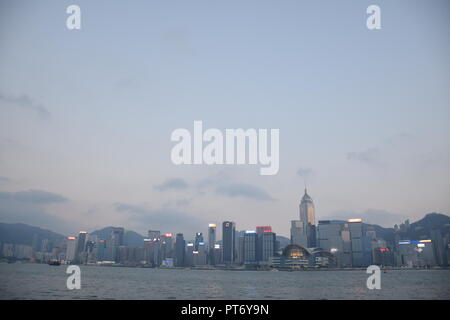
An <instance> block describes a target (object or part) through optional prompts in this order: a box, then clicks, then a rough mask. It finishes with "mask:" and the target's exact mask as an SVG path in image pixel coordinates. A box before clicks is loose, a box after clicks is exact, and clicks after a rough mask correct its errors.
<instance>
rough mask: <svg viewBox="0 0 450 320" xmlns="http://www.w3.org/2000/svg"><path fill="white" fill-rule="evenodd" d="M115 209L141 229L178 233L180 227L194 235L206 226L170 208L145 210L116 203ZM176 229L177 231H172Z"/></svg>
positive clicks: (137, 206) (201, 221)
mask: <svg viewBox="0 0 450 320" xmlns="http://www.w3.org/2000/svg"><path fill="white" fill-rule="evenodd" d="M115 209H116V211H118V212H122V213H126V214H128V215H129V216H128V219H129V220H130V221H132V222H135V223H136V224H137V225H139V226H140V227H141V228H142V226H143V225H144V226H145V227H146V229H157V230H161V231H177V232H178V231H180V230H179V228H180V226H182V227H183V231H184V232H188V233H190V234H194V233H195V232H198V230H202V229H203V228H205V226H206V223H207V222H206V221H204V220H202V219H200V218H197V217H193V216H191V215H189V214H186V213H183V212H180V211H178V210H176V209H172V208H159V209H147V208H145V207H143V206H140V205H133V204H126V203H116V204H115ZM174 229H177V230H174Z"/></svg>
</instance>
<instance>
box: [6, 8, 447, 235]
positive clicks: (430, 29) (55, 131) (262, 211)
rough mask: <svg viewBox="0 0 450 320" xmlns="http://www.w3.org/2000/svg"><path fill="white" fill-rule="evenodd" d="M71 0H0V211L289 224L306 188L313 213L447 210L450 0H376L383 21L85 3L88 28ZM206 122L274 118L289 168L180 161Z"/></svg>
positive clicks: (48, 224)
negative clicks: (180, 138) (186, 134)
mask: <svg viewBox="0 0 450 320" xmlns="http://www.w3.org/2000/svg"><path fill="white" fill-rule="evenodd" d="M69 4H72V1H60V2H58V3H55V2H54V1H49V0H42V1H39V2H37V1H32V2H29V1H28V2H25V1H17V0H14V1H11V0H5V1H2V3H1V4H0V46H1V47H2V50H1V52H0V70H2V72H1V74H0V222H6V223H12V222H22V223H27V224H30V225H36V226H42V227H45V228H49V229H51V230H54V231H57V232H61V233H63V234H71V233H72V234H73V233H76V232H78V231H79V230H84V229H87V230H95V229H98V228H99V227H101V226H108V225H111V226H112V225H115V226H119V225H120V226H124V227H125V228H127V229H130V230H135V231H137V232H139V233H144V232H146V229H149V228H152V229H160V230H168V231H170V226H172V225H175V224H179V225H182V226H183V227H184V228H185V229H186V230H185V231H183V233H185V234H194V233H195V232H197V231H199V228H200V229H201V230H203V229H202V228H203V226H207V225H208V223H211V222H219V221H224V220H231V221H236V222H237V224H238V227H239V228H242V230H245V229H251V228H252V224H253V221H260V224H261V225H271V226H272V227H273V229H274V230H275V231H276V232H277V234H281V235H288V234H289V221H291V220H294V219H296V218H297V206H298V203H299V201H300V198H301V196H302V190H303V188H304V186H305V185H306V186H307V187H308V190H310V191H311V195H312V197H313V199H314V202H315V205H316V218H317V220H325V219H333V218H336V219H338V218H339V217H341V218H342V217H349V218H355V217H357V218H362V219H363V220H364V221H367V222H368V223H373V224H379V225H381V226H389V227H390V226H393V225H394V223H401V222H403V221H404V220H406V219H411V220H417V219H419V218H420V217H422V216H423V215H424V214H426V213H430V212H441V213H444V214H449V212H450V199H449V197H448V194H449V191H450V167H449V163H450V148H449V144H448V141H450V129H449V126H448V120H449V119H450V107H449V102H450V92H449V91H448V87H449V84H450V72H449V70H450V68H449V67H450V65H449V61H448V57H449V56H450V42H449V39H450V37H449V36H448V21H450V10H449V9H450V4H449V3H448V1H439V0H438V1H436V2H435V5H434V6H427V5H426V4H425V3H423V2H422V1H396V2H395V3H393V2H388V1H379V4H380V6H381V8H382V29H381V30H375V31H370V30H368V29H367V27H366V18H367V14H366V13H365V12H366V8H367V6H368V5H370V4H372V3H371V2H370V1H349V2H343V3H335V2H333V1H323V2H321V3H320V4H318V3H317V4H316V3H305V2H298V1H291V0H286V1H285V2H283V4H282V5H280V4H279V3H277V2H275V1H269V0H267V1H262V2H261V1H246V2H245V3H241V2H239V1H227V2H218V3H216V2H214V3H211V2H210V1H205V0H199V1H195V2H192V3H186V2H185V1H174V2H171V3H170V4H167V3H164V2H159V1H158V2H156V3H148V1H135V2H134V4H133V6H130V7H127V8H126V9H124V6H123V1H95V2H92V1H86V0H77V4H79V5H80V6H81V8H82V15H83V23H82V29H81V30H79V31H68V30H67V29H66V26H65V18H66V14H65V8H66V7H67V5H69ZM324 4H325V5H326V6H325V7H326V9H324ZM105 8H107V10H106V12H105ZM255 8H257V9H255ZM195 120H201V121H203V123H204V124H205V127H207V128H218V129H220V130H222V129H225V128H243V129H246V128H279V130H280V156H279V159H280V164H279V172H278V174H276V175H274V176H260V175H259V172H258V171H259V168H258V167H255V166H248V165H239V166H236V165H234V166H226V165H223V166H206V165H201V166H175V165H174V164H173V163H172V162H171V160H170V150H171V149H172V147H173V146H174V143H173V142H171V141H170V134H171V132H172V131H173V130H175V129H177V128H191V127H192V123H193V121H195ZM253 227H254V226H253ZM204 228H205V229H206V227H204Z"/></svg>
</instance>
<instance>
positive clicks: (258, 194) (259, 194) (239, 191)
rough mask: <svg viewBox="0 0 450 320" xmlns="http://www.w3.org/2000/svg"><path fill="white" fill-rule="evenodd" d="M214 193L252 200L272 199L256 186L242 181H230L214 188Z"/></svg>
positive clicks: (272, 199)
mask: <svg viewBox="0 0 450 320" xmlns="http://www.w3.org/2000/svg"><path fill="white" fill-rule="evenodd" d="M216 193H218V194H221V195H224V196H227V197H231V198H234V197H243V198H249V199H254V200H262V201H274V200H275V199H274V198H272V197H271V196H270V195H269V193H268V192H267V191H266V190H264V189H262V188H260V187H257V186H254V185H250V184H244V183H231V184H225V185H221V186H219V187H217V188H216Z"/></svg>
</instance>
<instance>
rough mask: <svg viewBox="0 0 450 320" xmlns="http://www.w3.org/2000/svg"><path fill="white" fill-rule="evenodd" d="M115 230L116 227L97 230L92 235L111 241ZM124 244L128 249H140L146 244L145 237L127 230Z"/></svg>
mask: <svg viewBox="0 0 450 320" xmlns="http://www.w3.org/2000/svg"><path fill="white" fill-rule="evenodd" d="M113 228H114V227H106V228H103V229H100V230H95V231H93V232H92V233H91V234H93V235H96V236H97V237H99V238H100V239H109V238H110V236H111V231H112V229H113ZM123 242H124V245H126V246H128V247H134V248H139V247H142V246H143V244H144V237H143V236H142V235H140V234H139V233H137V232H134V231H132V230H125V233H124V235H123Z"/></svg>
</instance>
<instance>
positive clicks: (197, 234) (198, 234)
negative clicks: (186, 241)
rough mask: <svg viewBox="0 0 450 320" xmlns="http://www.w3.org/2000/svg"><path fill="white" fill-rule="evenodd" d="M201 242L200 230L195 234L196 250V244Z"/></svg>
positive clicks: (196, 246) (196, 248) (196, 247)
mask: <svg viewBox="0 0 450 320" xmlns="http://www.w3.org/2000/svg"><path fill="white" fill-rule="evenodd" d="M200 242H203V234H202V233H201V232H197V233H196V234H195V250H196V251H197V250H198V244H199V243H200Z"/></svg>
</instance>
